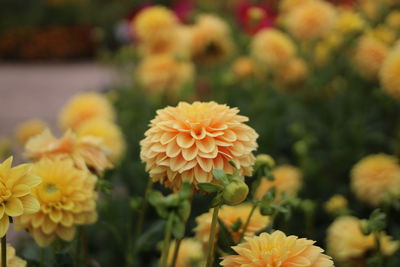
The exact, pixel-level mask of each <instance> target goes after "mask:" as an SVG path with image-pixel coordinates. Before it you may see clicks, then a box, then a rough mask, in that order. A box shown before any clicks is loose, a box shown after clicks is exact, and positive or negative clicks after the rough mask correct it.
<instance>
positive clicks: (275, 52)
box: [251, 29, 296, 70]
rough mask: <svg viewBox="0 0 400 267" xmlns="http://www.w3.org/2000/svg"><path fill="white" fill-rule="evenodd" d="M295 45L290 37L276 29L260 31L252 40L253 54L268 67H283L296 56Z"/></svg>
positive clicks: (272, 68)
mask: <svg viewBox="0 0 400 267" xmlns="http://www.w3.org/2000/svg"><path fill="white" fill-rule="evenodd" d="M295 53H296V51H295V46H294V44H293V42H292V40H290V38H289V37H288V36H287V35H286V34H284V33H283V32H280V31H278V30H275V29H265V30H262V31H259V32H258V33H257V34H256V35H255V36H254V38H253V40H252V42H251V54H252V56H253V58H254V59H255V60H257V62H259V63H260V64H261V65H264V66H265V67H266V68H267V69H271V70H275V69H277V68H278V69H279V68H282V67H283V66H284V65H285V64H286V63H287V62H288V61H289V60H291V59H292V58H293V57H294V56H295Z"/></svg>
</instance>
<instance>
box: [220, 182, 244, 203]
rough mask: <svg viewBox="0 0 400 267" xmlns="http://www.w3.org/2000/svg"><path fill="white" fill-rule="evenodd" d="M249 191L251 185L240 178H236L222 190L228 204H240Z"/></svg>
mask: <svg viewBox="0 0 400 267" xmlns="http://www.w3.org/2000/svg"><path fill="white" fill-rule="evenodd" d="M248 193H249V187H248V186H247V185H246V183H245V182H243V181H242V180H240V179H237V178H234V179H233V180H232V182H230V183H229V184H228V185H227V186H225V188H224V191H223V192H222V198H223V199H224V202H225V203H226V204H228V205H232V206H234V205H238V204H240V203H242V202H243V201H244V200H245V199H246V197H247V194H248Z"/></svg>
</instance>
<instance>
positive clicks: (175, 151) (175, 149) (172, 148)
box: [165, 141, 181, 158]
mask: <svg viewBox="0 0 400 267" xmlns="http://www.w3.org/2000/svg"><path fill="white" fill-rule="evenodd" d="M165 152H166V153H167V156H168V157H171V158H173V157H176V156H178V155H179V153H181V148H180V147H179V146H178V145H177V144H176V142H175V141H172V142H170V143H168V145H167V149H166V151H165Z"/></svg>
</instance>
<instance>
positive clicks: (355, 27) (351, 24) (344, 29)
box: [335, 9, 366, 34]
mask: <svg viewBox="0 0 400 267" xmlns="http://www.w3.org/2000/svg"><path fill="white" fill-rule="evenodd" d="M365 27H366V23H365V21H364V20H363V18H362V16H361V14H359V13H357V12H355V11H353V10H350V9H344V10H340V12H339V16H338V18H337V20H336V23H335V30H336V31H338V32H339V33H341V34H350V33H355V32H359V31H361V30H363V29H364V28H365Z"/></svg>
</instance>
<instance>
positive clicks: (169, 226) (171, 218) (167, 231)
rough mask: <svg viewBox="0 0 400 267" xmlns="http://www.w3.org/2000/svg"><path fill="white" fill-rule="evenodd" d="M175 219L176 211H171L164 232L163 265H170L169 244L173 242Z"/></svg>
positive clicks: (165, 266) (163, 266)
mask: <svg viewBox="0 0 400 267" xmlns="http://www.w3.org/2000/svg"><path fill="white" fill-rule="evenodd" d="M173 221H174V213H173V212H171V213H170V214H169V215H168V220H167V225H166V226H165V232H164V244H163V250H162V254H161V266H162V267H168V254H169V246H170V244H171V234H172V226H173Z"/></svg>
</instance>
